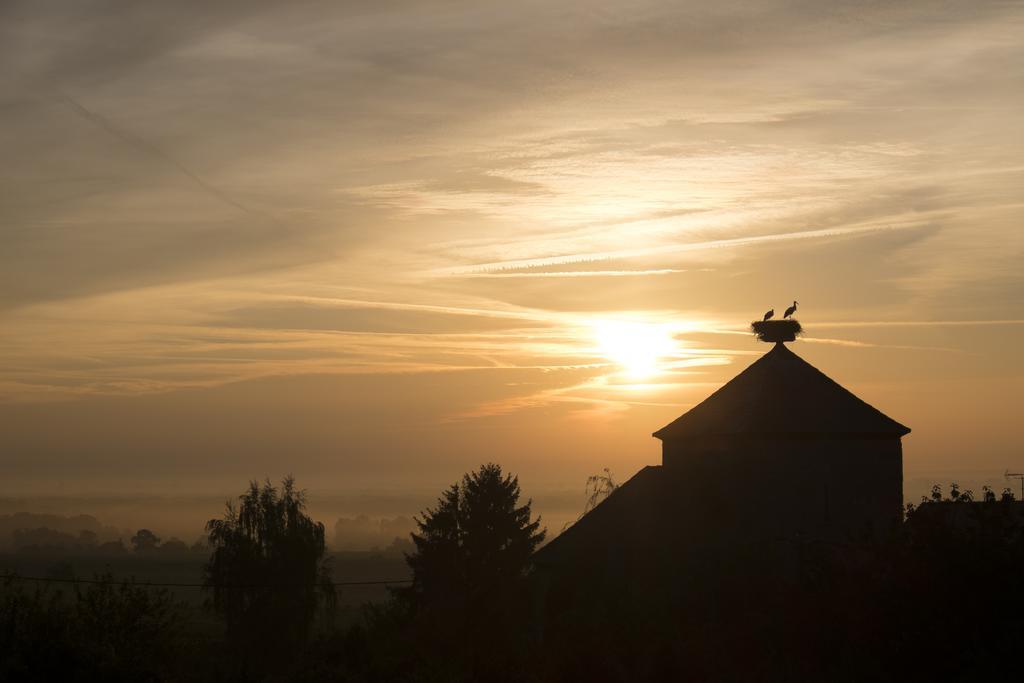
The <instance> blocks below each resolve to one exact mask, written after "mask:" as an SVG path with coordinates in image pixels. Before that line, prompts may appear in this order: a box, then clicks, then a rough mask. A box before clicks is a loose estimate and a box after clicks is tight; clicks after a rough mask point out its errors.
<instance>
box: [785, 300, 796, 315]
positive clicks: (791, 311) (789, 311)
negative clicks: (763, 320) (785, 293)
mask: <svg viewBox="0 0 1024 683" xmlns="http://www.w3.org/2000/svg"><path fill="white" fill-rule="evenodd" d="M796 304H797V302H796V301H794V302H793V305H792V306H790V307H789V308H787V309H786V315H784V316H782V317H783V318H788V317H789V316H791V315H793V314H794V313H796Z"/></svg>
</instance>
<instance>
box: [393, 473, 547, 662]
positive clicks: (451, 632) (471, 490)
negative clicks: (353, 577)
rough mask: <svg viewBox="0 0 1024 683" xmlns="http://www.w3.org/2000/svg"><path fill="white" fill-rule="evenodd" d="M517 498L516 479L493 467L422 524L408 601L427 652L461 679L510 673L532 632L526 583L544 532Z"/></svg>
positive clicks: (458, 487)
mask: <svg viewBox="0 0 1024 683" xmlns="http://www.w3.org/2000/svg"><path fill="white" fill-rule="evenodd" d="M519 497H520V490H519V480H518V478H517V477H514V476H512V475H503V474H502V471H501V467H499V466H498V465H495V464H487V465H483V466H482V467H481V468H480V470H479V471H477V472H473V473H471V474H466V475H464V476H463V477H462V480H461V482H457V483H455V484H453V485H452V486H451V487H450V488H449V489H448V490H446V491H445V492H444V493H443V494H442V495H441V498H440V499H439V500H438V504H437V507H435V508H433V509H428V510H426V511H425V512H424V513H423V516H422V517H423V518H422V519H417V520H416V524H417V526H418V531H417V532H415V533H413V534H412V540H413V543H414V544H415V552H413V553H412V554H411V555H408V556H407V562H408V564H409V567H410V568H411V569H412V572H413V583H412V586H411V587H410V588H409V589H406V590H405V591H404V595H405V597H406V598H407V599H408V601H409V604H410V607H411V609H412V613H413V616H414V618H415V619H416V620H417V621H418V623H419V624H420V626H421V627H422V631H421V633H420V635H421V636H425V639H426V641H427V642H428V643H429V645H428V647H429V648H430V649H434V648H441V650H442V651H447V652H448V656H450V657H453V659H452V660H451V661H453V662H456V663H457V664H458V665H459V666H461V669H462V671H461V672H460V674H459V675H461V676H467V675H469V676H472V677H474V678H481V677H483V678H488V679H491V680H493V679H494V673H495V670H496V669H498V668H502V669H505V670H506V671H507V666H505V664H507V661H508V659H509V657H512V656H514V655H515V652H514V650H515V649H516V646H515V643H514V641H515V640H516V639H517V638H520V637H522V636H523V634H524V633H525V631H526V627H525V619H526V617H527V616H528V615H527V614H526V610H525V605H526V603H527V600H526V586H525V580H524V576H525V573H526V570H527V568H528V566H529V562H530V556H531V555H532V554H533V551H534V550H535V549H536V548H537V546H538V545H539V544H540V543H541V542H542V541H543V540H544V535H545V531H544V530H543V529H541V528H540V520H539V519H537V520H532V519H531V512H530V504H531V502H530V501H527V502H526V504H525V505H520V504H519ZM502 662H505V664H502Z"/></svg>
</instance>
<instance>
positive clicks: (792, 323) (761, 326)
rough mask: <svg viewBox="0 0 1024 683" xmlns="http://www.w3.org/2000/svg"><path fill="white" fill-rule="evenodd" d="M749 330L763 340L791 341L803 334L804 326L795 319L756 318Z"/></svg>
mask: <svg viewBox="0 0 1024 683" xmlns="http://www.w3.org/2000/svg"><path fill="white" fill-rule="evenodd" d="M750 329H751V331H752V332H753V333H754V334H755V335H757V338H758V339H760V340H761V341H763V342H776V343H779V342H791V341H794V340H795V339H796V338H797V337H798V336H799V335H801V334H803V331H804V328H803V327H801V326H800V323H799V322H797V321H796V320H756V321H754V322H752V323H750Z"/></svg>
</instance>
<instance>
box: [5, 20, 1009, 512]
mask: <svg viewBox="0 0 1024 683" xmlns="http://www.w3.org/2000/svg"><path fill="white" fill-rule="evenodd" d="M1022 35H1024V4H1022V3H1020V2H1013V1H1003V2H984V1H981V0H979V1H977V2H941V1H937V0H936V1H933V2H926V1H923V0H922V1H912V2H900V3H893V2H887V1H878V2H873V1H871V0H859V1H856V2H853V1H851V2H822V1H820V0H815V1H804V2H795V1H794V2H787V1H783V0H776V1H772V0H766V1H763V2H732V1H729V0H724V1H720V2H714V3H706V2H649V1H646V0H617V1H612V0H605V1H587V0H582V1H580V2H572V3H553V2H534V1H533V0H522V1H520V2H515V3H492V2H484V1H481V0H474V1H472V2H468V1H467V2H460V1H457V0H447V1H442V0H434V1H430V0H396V1H379V2H326V1H324V2H303V1H295V2H288V3H280V2H269V1H258V0H246V1H244V2H243V1H238V2H218V3H208V2H129V1H127V0H106V1H104V0H92V1H86V0H80V1H76V2H71V1H68V2H49V1H46V0H31V1H28V0H25V1H23V2H17V1H14V0H4V1H3V2H0V149H2V150H3V166H2V170H0V434H2V442H3V443H2V446H0V448H2V449H3V458H4V462H5V467H4V470H5V474H4V478H3V482H2V483H0V487H3V490H0V494H7V495H10V494H13V493H15V492H40V493H80V492H82V491H107V492H109V491H119V490H131V491H166V490H171V489H173V490H175V491H180V490H186V489H187V490H195V491H200V490H202V491H222V490H234V489H237V488H240V486H241V485H242V484H244V482H245V481H246V480H247V479H248V478H250V477H254V476H256V477H262V476H264V475H270V476H274V477H276V476H279V475H281V474H285V473H287V472H294V473H295V474H296V476H297V477H298V479H299V483H300V485H306V486H308V487H310V488H311V489H313V490H324V491H327V490H332V491H342V490H348V489H355V488H361V489H373V490H391V489H394V490H398V489H402V488H403V487H406V488H410V487H412V488H415V487H419V488H427V489H430V488H432V487H438V486H443V485H445V484H446V483H448V482H450V481H452V480H453V479H455V478H456V477H457V476H458V475H459V474H460V473H461V472H462V471H463V470H465V469H467V468H469V467H472V466H474V465H476V464H479V463H480V462H482V461H485V460H491V459H494V460H497V461H499V462H501V463H503V464H505V465H506V466H507V467H509V468H512V469H514V470H515V471H518V472H519V473H520V474H521V475H522V479H523V484H524V487H525V488H527V489H528V490H534V491H543V490H546V489H547V488H552V487H554V488H558V487H567V488H573V487H576V486H579V487H580V488H582V483H583V480H584V479H585V477H586V476H587V475H588V474H590V473H592V472H595V471H598V470H600V469H601V468H603V467H610V468H612V470H613V472H615V473H617V474H619V475H620V477H621V476H628V475H629V474H632V472H634V471H635V470H636V469H637V468H639V467H640V466H642V465H644V464H648V463H657V462H659V450H658V444H657V442H656V441H655V440H653V439H652V438H651V437H650V433H651V432H652V431H654V430H655V429H657V428H659V427H661V426H662V425H663V424H665V423H666V422H668V421H669V420H671V419H673V418H674V417H675V416H676V415H678V414H679V413H681V412H682V411H683V410H685V409H686V408H687V407H689V406H691V405H693V404H694V403H695V402H697V401H699V400H701V399H702V398H703V397H704V396H706V395H707V394H708V393H710V392H711V391H712V390H713V389H714V388H716V387H717V386H719V385H720V384H721V383H722V382H724V381H725V380H727V379H728V378H729V377H731V376H733V375H735V374H736V373H737V372H739V371H740V370H741V369H742V368H743V367H745V366H746V365H747V364H749V363H750V362H751V361H752V360H753V359H754V358H756V356H757V354H759V353H762V352H764V351H765V350H767V349H766V348H764V347H763V345H759V344H758V343H756V342H755V341H754V340H752V339H751V338H750V337H749V335H746V334H745V333H744V332H743V331H744V329H745V327H746V325H748V324H749V321H750V320H751V319H753V318H755V317H760V315H761V314H762V313H763V312H764V311H765V310H767V309H768V308H771V307H774V308H775V309H776V312H777V313H781V311H782V309H783V308H784V307H785V306H787V305H788V304H789V303H791V301H792V300H794V299H799V300H800V302H801V308H800V314H799V317H800V319H801V321H802V322H803V324H804V326H805V328H806V329H807V332H808V334H807V337H806V338H805V339H804V340H802V341H799V342H797V343H796V344H795V345H794V350H795V351H797V352H798V353H800V354H801V355H803V356H804V357H805V358H807V359H808V360H809V361H811V362H812V363H814V364H815V365H816V366H818V367H819V368H821V369H822V370H823V371H825V372H826V373H828V374H829V375H831V376H832V377H834V378H835V379H837V380H838V381H840V382H841V383H843V384H844V385H846V386H847V387H849V388H850V389H851V390H853V391H855V392H856V393H858V394H859V395H860V396H862V397H863V398H864V399H865V400H867V401H868V402H870V403H872V404H874V405H876V406H877V407H879V408H880V409H882V410H883V411H885V412H886V413H888V414H890V415H891V416H892V417H894V418H896V419H898V420H900V421H901V422H904V423H906V424H908V425H909V426H911V427H912V428H913V429H914V433H913V434H912V435H910V436H909V437H907V439H905V444H906V446H905V447H906V474H907V477H908V482H911V481H912V480H915V478H921V480H922V481H924V480H926V479H928V478H935V479H938V480H940V481H943V482H945V480H946V479H947V478H948V477H960V478H963V479H967V480H972V478H973V480H982V479H985V478H992V477H995V478H997V479H999V478H1000V475H1001V473H1002V472H1003V470H1004V469H1005V468H1007V467H1010V468H1024V452H1022V451H1021V449H1020V446H1019V419H1020V405H1021V401H1022V399H1024V364H1022V362H1021V351H1020V349H1021V347H1022V342H1024V269H1022V267H1021V263H1022V262H1024V258H1022V257H1024V225H1022V223H1024V220H1022V219H1024V192H1022V188H1024V162H1022V159H1024V135H1022V123H1021V122H1022V121H1024V111H1022V109H1024V107H1022V105H1024V41H1021V39H1020V38H1021V36H1022ZM915 493H916V492H915Z"/></svg>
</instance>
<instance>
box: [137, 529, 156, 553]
mask: <svg viewBox="0 0 1024 683" xmlns="http://www.w3.org/2000/svg"><path fill="white" fill-rule="evenodd" d="M131 543H132V548H134V549H135V552H137V553H143V552H147V551H150V550H156V549H157V547H158V546H159V545H160V537H159V536H157V535H156V534H154V533H153V532H152V531H150V530H149V529H139V530H138V531H137V532H135V535H134V536H132V538H131Z"/></svg>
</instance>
